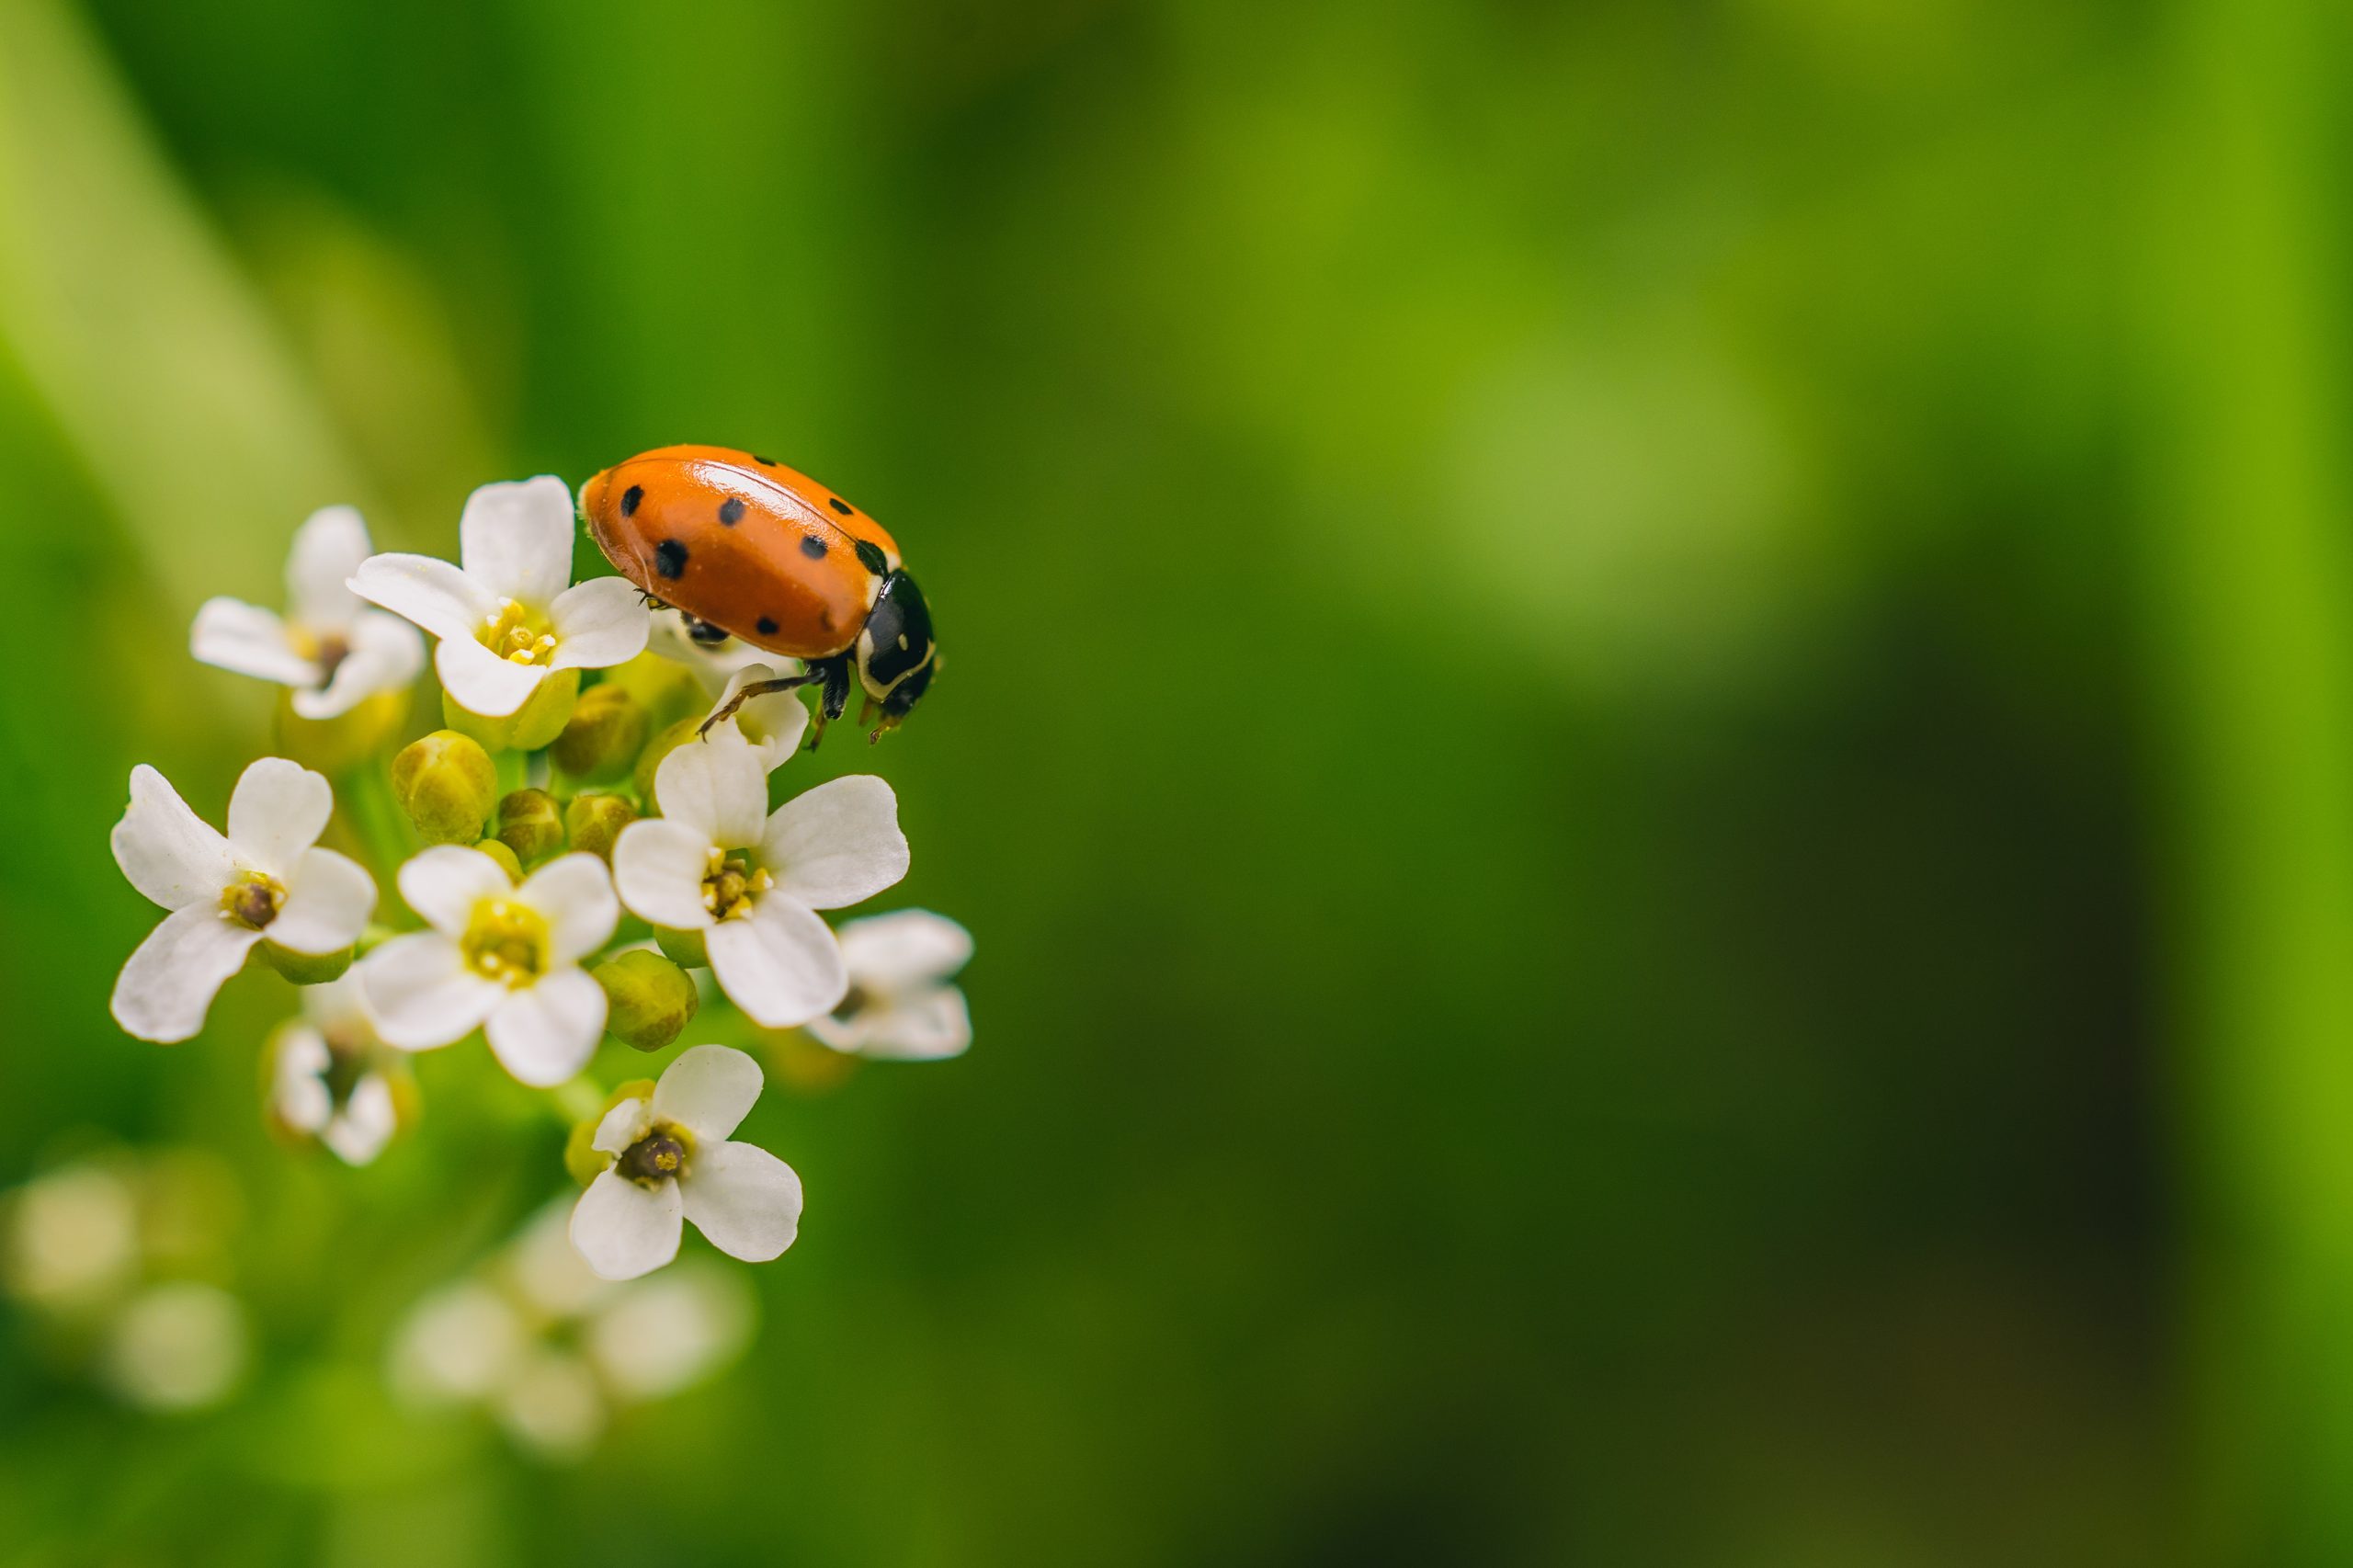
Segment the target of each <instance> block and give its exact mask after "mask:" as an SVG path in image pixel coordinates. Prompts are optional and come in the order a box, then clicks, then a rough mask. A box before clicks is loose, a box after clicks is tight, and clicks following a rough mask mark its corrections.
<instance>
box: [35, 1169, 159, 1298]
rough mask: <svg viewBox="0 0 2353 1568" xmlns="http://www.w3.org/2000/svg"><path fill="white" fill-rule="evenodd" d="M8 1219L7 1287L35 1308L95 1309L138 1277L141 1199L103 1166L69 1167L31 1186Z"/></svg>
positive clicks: (128, 1185)
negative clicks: (139, 1200)
mask: <svg viewBox="0 0 2353 1568" xmlns="http://www.w3.org/2000/svg"><path fill="white" fill-rule="evenodd" d="M6 1213H7V1218H8V1221H9V1224H8V1238H7V1239H8V1246H7V1251H6V1255H5V1261H6V1280H7V1285H8V1289H9V1290H10V1291H11V1292H13V1293H14V1294H15V1295H17V1297H18V1298H20V1299H21V1300H23V1301H28V1302H30V1303H32V1304H33V1305H35V1306H38V1307H41V1308H43V1309H45V1310H48V1311H51V1312H76V1311H80V1310H82V1309H85V1308H88V1307H94V1306H97V1305H98V1304H100V1303H102V1302H104V1301H108V1300H110V1299H111V1298H112V1297H114V1296H115V1295H116V1294H118V1293H119V1292H120V1291H121V1290H124V1289H125V1288H126V1287H128V1286H129V1285H130V1283H131V1280H132V1278H135V1277H136V1275H137V1273H138V1270H139V1202H138V1198H137V1196H136V1195H135V1194H134V1193H133V1192H132V1191H131V1184H130V1183H129V1182H126V1181H124V1180H123V1179H122V1177H121V1176H119V1175H117V1174H116V1173H115V1172H113V1171H111V1170H108V1169H107V1168H106V1167H105V1166H103V1165H68V1166H66V1167H65V1168H63V1169H62V1170H57V1171H52V1172H51V1173H50V1174H49V1175H47V1176H41V1177H40V1178H39V1179H37V1180H34V1181H30V1182H28V1183H26V1184H25V1185H24V1186H23V1187H20V1188H18V1189H17V1192H16V1194H15V1195H14V1197H13V1198H12V1199H10V1201H9V1204H8V1208H7V1210H6Z"/></svg>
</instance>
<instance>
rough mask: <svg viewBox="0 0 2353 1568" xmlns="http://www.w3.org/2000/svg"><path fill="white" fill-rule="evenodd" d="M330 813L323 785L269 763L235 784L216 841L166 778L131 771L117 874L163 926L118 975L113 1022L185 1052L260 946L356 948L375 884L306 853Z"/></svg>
mask: <svg viewBox="0 0 2353 1568" xmlns="http://www.w3.org/2000/svg"><path fill="white" fill-rule="evenodd" d="M334 812H335V792H334V790H331V789H329V788H328V786H327V781H326V780H325V779H324V778H322V777H320V776H319V775H318V774H315V773H313V772H312V771H311V770H310V769H308V768H306V767H301V766H299V765H297V764H295V763H291V762H288V761H287V760H286V759H285V758H283V757H275V756H266V757H264V758H262V759H261V760H260V761H259V762H256V763H255V764H254V765H253V766H252V767H248V768H246V769H245V771H244V777H243V778H239V779H238V780H237V789H236V792H235V793H234V794H233V795H232V796H231V797H230V798H229V832H228V835H227V836H226V837H223V836H222V835H220V834H218V833H216V832H214V831H213V830H212V829H211V828H210V827H209V826H207V825H206V824H204V823H203V822H201V821H200V820H199V819H198V817H197V814H196V813H195V812H192V811H190V810H188V802H186V801H182V800H181V799H180V798H179V795H178V794H177V793H176V791H175V790H173V789H172V787H171V785H170V784H169V783H168V782H166V781H165V778H164V776H163V775H162V774H160V773H158V772H156V771H155V770H154V769H153V768H152V767H147V766H145V765H144V764H142V765H141V766H140V767H135V768H133V769H131V809H130V810H129V811H126V812H123V815H122V820H121V821H120V822H119V823H117V824H115V829H114V858H115V863H116V864H117V865H119V866H120V867H121V868H122V874H123V875H124V876H126V877H129V878H130V879H131V886H132V887H135V888H137V889H138V890H139V891H140V892H142V893H144V894H146V895H147V897H149V898H151V899H153V901H154V902H155V903H159V904H161V905H162V906H163V907H164V908H165V909H168V910H170V911H171V914H170V915H167V916H166V917H165V920H164V923H163V924H162V925H161V926H156V927H155V930H154V932H153V935H151V936H150V937H148V938H147V939H146V940H145V941H144V942H142V943H141V944H140V945H139V950H138V951H137V952H135V953H132V954H131V961H130V962H129V963H127V964H125V965H123V966H122V978H121V979H119V980H118V981H117V982H116V983H115V988H114V1004H113V1006H114V1016H115V1019H116V1021H117V1022H119V1023H120V1024H121V1025H122V1027H123V1028H126V1029H128V1030H129V1031H130V1032H131V1033H132V1034H134V1035H137V1036H138V1037H139V1038H140V1039H142V1040H156V1041H159V1042H162V1043H165V1044H168V1043H170V1042H172V1041H175V1040H187V1039H188V1038H189V1037H190V1036H192V1035H194V1034H195V1033H196V1031H197V1030H199V1029H200V1028H203V1027H204V1015H205V1014H206V1013H207V1012H209V1011H210V1009H211V1006H212V998H213V996H214V995H215V994H217V993H218V992H219V991H220V989H221V987H222V984H223V983H225V982H226V981H227V980H228V978H229V977H230V976H231V975H233V974H234V973H236V972H237V971H238V970H239V969H240V968H241V967H243V966H244V961H245V955H246V954H247V953H248V952H250V951H252V950H253V946H254V944H255V943H256V942H258V941H260V940H261V939H262V938H263V937H265V936H266V937H268V938H269V940H270V941H272V942H274V943H276V944H277V945H278V946H279V947H281V948H284V949H287V950H288V951H290V952H296V953H303V954H308V955H313V956H321V955H324V954H329V953H335V952H339V951H341V950H342V949H345V948H347V947H350V946H351V945H352V944H353V943H354V942H356V941H358V938H359V933H360V930H361V929H362V928H363V927H364V926H366V925H367V924H368V916H369V915H370V914H371V913H373V911H374V910H375V907H376V884H375V882H374V881H373V880H371V879H370V878H369V875H368V873H367V872H366V871H364V870H362V869H360V868H359V867H358V865H356V864H354V863H353V862H352V861H350V860H347V859H346V858H344V857H342V856H340V855H338V854H336V853H335V851H333V850H332V849H319V848H314V847H313V846H315V845H316V844H317V843H318V841H319V835H320V834H322V833H324V831H326V825H327V818H328V817H329V816H331V815H333V814H334Z"/></svg>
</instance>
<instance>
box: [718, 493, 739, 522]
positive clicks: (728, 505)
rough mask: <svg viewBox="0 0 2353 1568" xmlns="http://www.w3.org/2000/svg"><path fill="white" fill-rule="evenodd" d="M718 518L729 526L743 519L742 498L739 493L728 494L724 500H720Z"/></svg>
mask: <svg viewBox="0 0 2353 1568" xmlns="http://www.w3.org/2000/svg"><path fill="white" fill-rule="evenodd" d="M719 520H720V521H721V522H722V523H725V524H726V525H727V526H728V527H729V528H733V527H734V526H735V525H736V524H737V523H740V522H742V521H743V520H744V498H743V497H742V496H741V495H730V496H729V497H728V498H727V499H726V500H724V501H722V502H721V503H720V504H719Z"/></svg>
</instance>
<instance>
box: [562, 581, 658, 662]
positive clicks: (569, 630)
mask: <svg viewBox="0 0 2353 1568" xmlns="http://www.w3.org/2000/svg"><path fill="white" fill-rule="evenodd" d="M548 621H549V624H550V625H551V627H552V628H553V630H554V631H555V641H556V649H555V659H554V661H553V662H554V665H555V667H556V668H557V669H560V670H601V669H603V668H605V667H606V666H607V665H625V664H627V663H629V661H630V660H631V659H634V658H636V657H637V656H638V655H639V654H640V653H644V652H645V633H646V611H645V601H644V600H643V599H642V598H640V597H638V592H637V590H636V589H635V588H633V587H631V585H630V583H629V580H628V579H627V578H625V577H591V578H590V579H588V581H586V582H585V583H581V584H577V585H574V586H572V587H569V588H566V589H565V590H564V591H563V593H561V594H558V595H557V596H556V600H555V603H554V604H552V605H551V606H549V607H548Z"/></svg>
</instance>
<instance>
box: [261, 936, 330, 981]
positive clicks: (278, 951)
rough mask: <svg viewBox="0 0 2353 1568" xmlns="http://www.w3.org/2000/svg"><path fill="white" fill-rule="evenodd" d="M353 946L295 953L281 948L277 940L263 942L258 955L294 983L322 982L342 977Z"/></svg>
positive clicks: (289, 949)
mask: <svg viewBox="0 0 2353 1568" xmlns="http://www.w3.org/2000/svg"><path fill="white" fill-rule="evenodd" d="M351 955H352V949H349V948H346V949H343V950H342V951H341V952H335V953H298V952H296V951H295V950H294V949H291V948H281V947H279V946H278V944H277V943H276V942H264V943H262V945H261V956H262V957H263V958H266V959H267V960H269V967H270V968H272V969H274V970H276V971H278V973H280V974H282V975H284V976H285V977H286V978H287V979H289V980H290V981H292V982H293V983H295V984H297V985H324V984H325V983H327V982H328V981H330V980H338V979H341V978H342V975H343V971H345V970H347V969H349V968H350V967H351Z"/></svg>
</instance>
